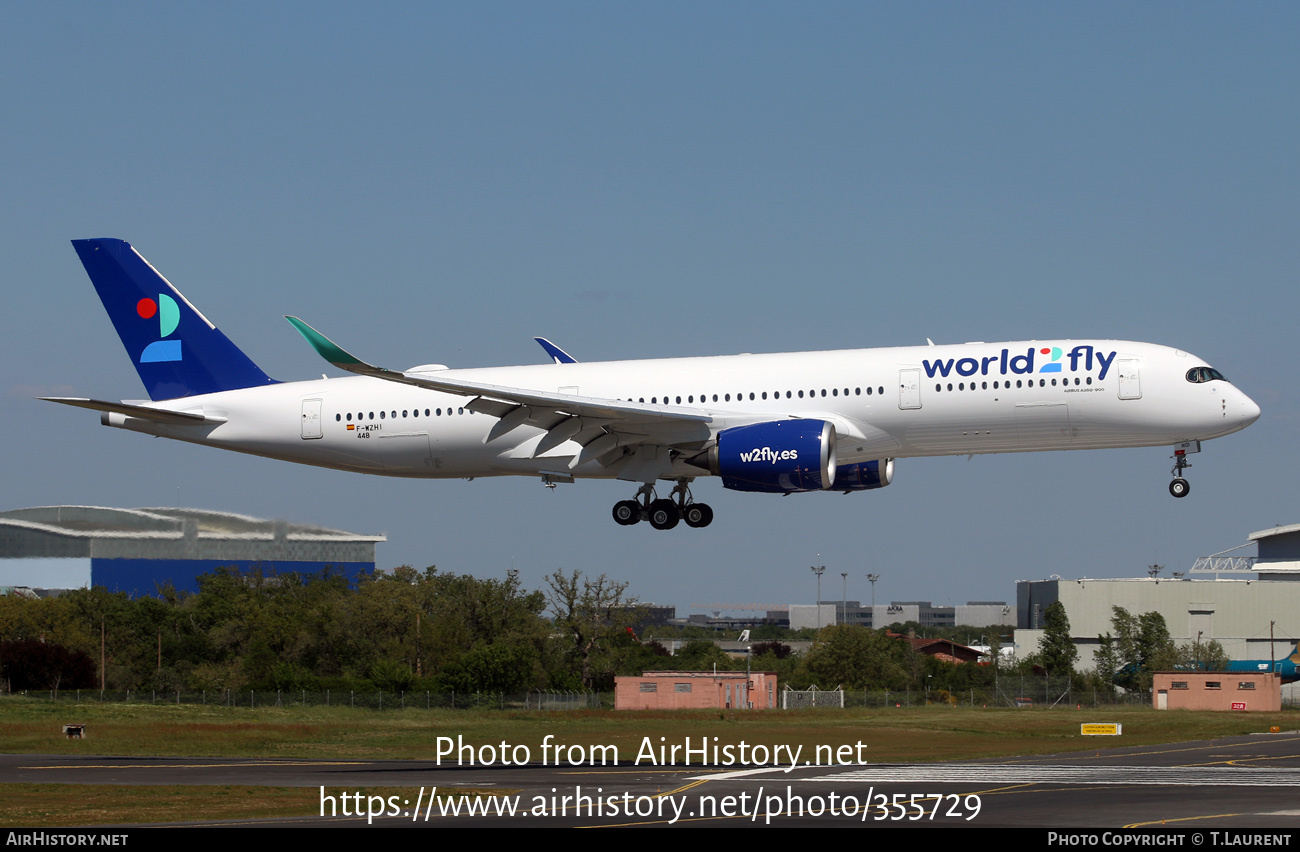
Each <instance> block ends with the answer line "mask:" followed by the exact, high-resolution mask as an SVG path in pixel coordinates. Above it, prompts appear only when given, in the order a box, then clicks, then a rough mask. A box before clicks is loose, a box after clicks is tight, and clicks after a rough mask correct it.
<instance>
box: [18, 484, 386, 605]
mask: <svg viewBox="0 0 1300 852" xmlns="http://www.w3.org/2000/svg"><path fill="white" fill-rule="evenodd" d="M386 540H387V539H386V538H385V537H384V536H382V535H360V534H357V533H350V532H344V531H342V530H335V529H329V528H327V527H320V526H314V525H310V524H294V523H289V522H287V521H268V520H262V519H259V518H251V517H248V516H246V515H237V514H233V513H229V512H212V511H205V510H200V509H111V508H104V507H101V506H39V507H34V508H29V509H13V510H10V511H7V512H0V587H26V588H31V589H37V590H49V591H54V590H64V589H77V588H88V587H91V586H103V587H104V588H106V589H108V590H109V591H112V592H119V591H121V592H126V593H128V594H130V595H131V596H133V597H134V596H137V595H149V594H154V593H155V592H156V590H157V588H158V587H159V586H161V585H165V584H170V585H172V586H174V587H175V588H176V589H177V590H178V591H181V590H185V591H191V592H194V591H198V586H197V583H196V579H197V578H198V577H199V576H200V575H201V574H206V573H210V572H211V571H213V570H214V569H215V568H218V567H222V566H226V567H233V568H239V569H242V570H249V569H254V568H256V569H260V570H262V571H265V572H276V573H285V572H290V571H295V572H299V573H316V572H320V571H322V570H324V569H327V568H328V569H329V570H331V571H337V572H340V573H342V574H345V575H347V576H348V577H349V578H350V579H355V578H356V576H357V575H358V574H361V573H362V572H367V571H373V570H374V569H375V545H376V544H378V543H379V542H381V541H386Z"/></svg>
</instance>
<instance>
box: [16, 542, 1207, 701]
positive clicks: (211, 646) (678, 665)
mask: <svg viewBox="0 0 1300 852" xmlns="http://www.w3.org/2000/svg"><path fill="white" fill-rule="evenodd" d="M627 587H628V584H627V583H622V582H616V581H614V580H611V579H610V578H609V577H607V576H605V575H603V574H602V575H599V576H595V577H592V576H588V575H585V574H583V573H582V572H580V571H567V572H566V571H563V570H557V571H555V572H554V573H552V574H550V575H549V576H547V577H546V578H544V581H543V583H542V585H541V587H540V588H538V589H535V590H529V589H526V588H523V587H522V585H521V584H520V582H519V580H518V577H517V576H516V575H515V574H514V573H511V574H509V575H507V577H506V578H505V579H494V578H488V579H484V578H478V577H474V576H471V575H468V574H453V573H448V572H442V571H439V570H437V568H435V567H430V568H426V569H424V570H423V571H419V570H416V569H413V568H410V567H401V568H397V569H393V570H391V571H386V572H382V573H380V572H375V573H369V574H364V575H362V576H360V577H359V578H357V579H355V580H351V581H350V580H349V579H348V578H347V577H345V576H344V575H343V574H341V573H338V572H334V571H329V570H326V571H322V572H319V573H315V574H308V575H303V574H298V573H292V572H288V573H276V572H274V571H272V570H259V569H256V568H254V569H251V570H239V569H235V568H219V569H217V570H215V571H213V572H211V573H208V574H204V575H202V576H201V577H199V578H198V591H197V592H196V593H193V594H188V593H185V592H180V591H177V590H176V589H175V588H173V587H171V586H161V587H159V588H158V590H157V594H156V595H154V596H143V597H136V598H132V597H129V596H128V595H127V594H126V593H123V592H109V591H107V590H105V589H103V588H100V587H97V588H91V589H78V590H74V591H70V592H66V593H64V594H62V595H60V596H58V597H55V598H46V599H30V598H23V597H18V596H5V597H0V681H2V682H3V686H4V687H5V688H7V689H10V690H22V689H74V688H80V689H91V688H99V687H100V686H101V684H102V685H103V687H104V688H107V689H110V690H125V689H137V690H139V689H144V690H158V691H176V690H182V691H199V690H207V691H214V692H216V691H222V690H235V691H238V690H245V689H254V690H274V689H278V690H293V691H297V690H307V691H311V692H322V691H325V690H336V691H346V690H357V691H362V690H379V691H384V692H414V691H426V690H427V691H432V692H456V693H471V692H501V693H521V692H528V691H533V690H560V691H566V690H592V691H606V690H610V689H612V688H613V679H614V677H615V676H616V675H636V674H640V673H641V672H642V671H647V670H671V669H685V670H696V671H704V670H710V669H713V668H717V669H719V670H724V671H735V670H744V669H745V668H746V666H749V667H750V668H751V669H753V670H756V671H757V670H761V671H773V672H776V673H777V675H778V677H779V679H780V682H781V683H782V684H783V685H790V686H793V687H795V688H806V687H808V686H813V685H815V686H817V687H818V688H820V689H833V688H835V687H837V686H843V687H845V688H846V689H854V690H892V691H903V690H914V691H932V692H936V693H949V694H953V693H963V692H965V691H966V690H970V689H976V690H980V689H988V688H991V687H992V686H993V685H994V683H995V681H996V679H997V678H998V677H999V675H1030V674H1040V675H1041V674H1052V675H1060V674H1072V675H1073V676H1074V677H1075V678H1076V680H1077V681H1078V683H1077V685H1078V687H1079V688H1088V687H1089V686H1091V687H1093V688H1096V687H1098V686H1099V685H1100V686H1101V688H1103V689H1110V688H1111V687H1110V686H1108V685H1107V684H1112V683H1120V684H1121V685H1123V681H1124V678H1125V677H1129V678H1130V679H1131V681H1132V683H1134V684H1137V685H1138V687H1139V688H1140V684H1141V682H1142V678H1143V676H1144V675H1143V672H1145V671H1148V670H1151V669H1150V667H1151V666H1161V665H1164V664H1165V657H1164V656H1161V655H1162V654H1165V653H1166V651H1167V649H1166V648H1165V645H1164V644H1161V642H1160V641H1158V638H1159V630H1158V629H1156V625H1155V619H1158V618H1159V616H1158V614H1151V613H1148V614H1144V615H1142V616H1138V617H1132V616H1128V615H1127V614H1125V617H1124V618H1123V619H1119V618H1118V617H1117V621H1116V623H1115V630H1116V634H1117V635H1116V636H1115V637H1114V638H1113V639H1109V640H1108V641H1109V643H1110V644H1109V645H1107V644H1105V643H1103V650H1102V653H1101V654H1099V663H1100V664H1102V665H1103V666H1109V665H1111V664H1110V663H1109V662H1106V661H1109V660H1111V657H1107V656H1106V654H1107V653H1110V652H1108V651H1107V650H1106V649H1107V648H1108V647H1110V648H1113V659H1114V663H1113V669H1112V668H1104V669H1103V673H1102V674H1100V675H1096V676H1092V677H1091V678H1089V677H1085V676H1082V675H1078V674H1075V673H1073V668H1072V663H1073V657H1069V658H1068V659H1064V660H1063V659H1062V658H1061V657H1060V656H1058V653H1060V654H1064V653H1065V652H1064V651H1059V652H1054V651H1052V650H1051V648H1049V647H1048V645H1047V644H1045V646H1044V649H1043V650H1042V651H1041V652H1040V653H1039V654H1038V655H1035V656H1034V657H1031V658H1030V659H1029V660H1027V661H1024V662H1022V663H1019V664H1016V665H1014V666H1008V665H1007V664H1005V663H995V664H994V665H971V664H967V665H962V664H954V663H949V662H946V661H943V660H940V659H937V658H935V657H932V656H929V655H926V654H921V653H918V652H916V651H915V650H914V649H913V648H912V646H911V645H910V644H909V643H907V642H903V641H899V640H898V639H897V638H894V637H891V636H890V635H888V634H887V632H886V631H884V630H871V629H868V628H864V627H859V626H855V625H838V626H834V627H827V628H824V629H822V630H820V631H816V632H808V633H804V634H802V635H800V634H793V633H791V632H790V631H783V630H780V629H779V628H772V627H768V628H761V629H759V630H756V631H755V632H754V633H755V637H756V638H757V639H758V640H759V641H756V642H755V644H753V645H752V646H751V649H750V657H749V659H748V660H746V659H735V658H733V657H731V656H729V655H727V654H726V653H724V652H723V651H721V650H720V649H719V648H718V647H717V645H716V644H715V643H714V642H712V641H710V640H707V639H703V638H696V639H688V640H686V641H685V642H684V643H682V642H680V641H679V642H678V644H679V647H678V648H677V649H676V653H675V654H673V655H670V654H669V651H668V648H667V646H666V644H665V643H669V642H670V640H671V638H672V637H678V636H683V635H689V633H690V631H689V630H683V629H681V628H662V627H660V628H650V627H647V626H646V622H647V611H646V609H645V608H644V607H641V606H640V605H638V602H637V601H636V599H635V598H633V597H632V596H631V595H629V594H628V590H627ZM1057 615H1058V614H1057V613H1055V612H1054V611H1053V610H1052V609H1051V608H1049V611H1048V616H1049V617H1048V636H1051V637H1058V638H1059V635H1060V633H1061V625H1060V623H1059V622H1058V621H1057ZM1059 615H1060V616H1061V617H1063V616H1064V611H1063V610H1061V612H1060V613H1059ZM1152 616H1154V618H1153V617H1152ZM1159 625H1160V626H1163V620H1162V619H1161V620H1160V623H1159ZM1063 629H1064V635H1065V636H1066V638H1067V639H1068V633H1069V627H1068V621H1065V623H1064V628H1063ZM804 636H810V637H811V638H812V639H813V643H812V646H811V648H810V649H809V650H808V651H807V652H806V653H802V654H796V653H792V652H791V649H790V646H789V645H786V644H785V643H784V642H782V641H781V639H783V638H784V639H787V640H791V641H793V638H795V637H798V638H803V637H804ZM1164 636H1165V637H1166V639H1167V637H1168V631H1167V630H1166V631H1165V632H1164ZM1153 637H1155V638H1153ZM1044 641H1045V643H1047V642H1048V639H1047V637H1045V640H1044ZM1169 644H1172V643H1169ZM1176 650H1177V649H1175V651H1176ZM1201 650H1202V651H1207V650H1212V648H1211V647H1208V646H1207V647H1206V648H1203V649H1201ZM1069 651H1071V652H1072V651H1073V645H1072V644H1069ZM1219 652H1220V653H1221V649H1219ZM1067 656H1068V655H1067ZM101 661H102V665H101ZM1132 662H1136V663H1137V664H1138V665H1137V667H1136V668H1135V667H1134V666H1133V665H1131V663H1132ZM999 665H1001V669H999ZM1093 680H1097V681H1098V682H1097V683H1093V682H1092V681H1093ZM1103 680H1104V683H1103V682H1102V681H1103ZM1147 682H1148V683H1149V678H1148V679H1147Z"/></svg>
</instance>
